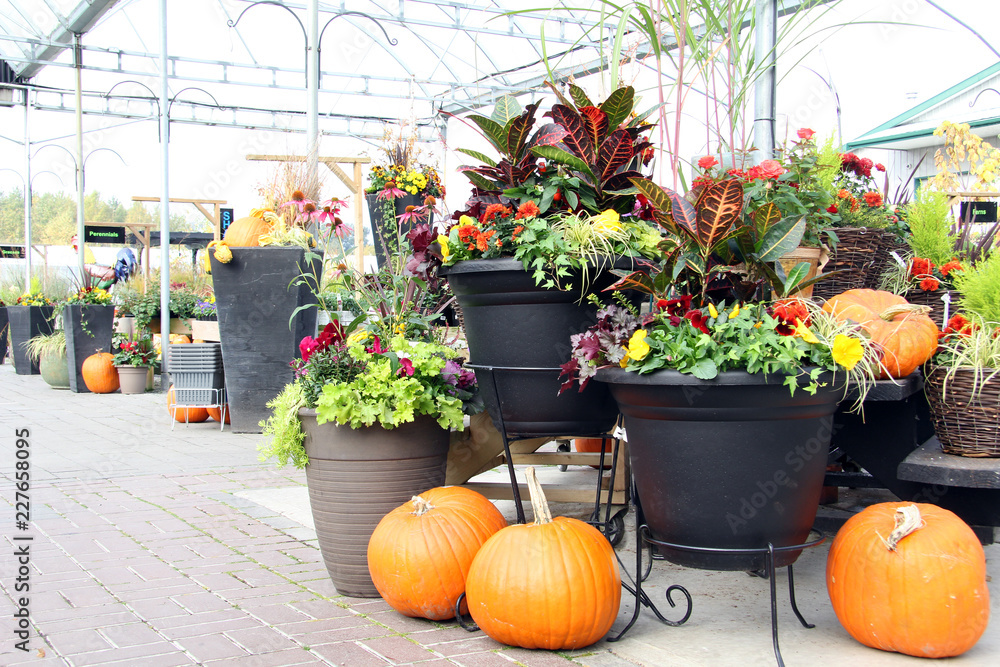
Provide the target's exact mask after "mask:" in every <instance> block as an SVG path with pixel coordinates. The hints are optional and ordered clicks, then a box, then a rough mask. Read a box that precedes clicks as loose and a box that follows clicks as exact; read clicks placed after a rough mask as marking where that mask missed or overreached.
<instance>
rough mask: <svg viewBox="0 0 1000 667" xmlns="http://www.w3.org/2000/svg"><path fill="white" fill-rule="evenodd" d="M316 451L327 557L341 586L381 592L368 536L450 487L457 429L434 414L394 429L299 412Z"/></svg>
mask: <svg viewBox="0 0 1000 667" xmlns="http://www.w3.org/2000/svg"><path fill="white" fill-rule="evenodd" d="M299 419H300V420H301V421H302V429H303V431H305V434H306V437H305V440H304V442H303V445H304V446H305V449H306V454H308V455H309V465H308V466H306V482H307V484H308V485H309V506H310V509H311V510H312V515H313V522H314V523H315V524H316V536H317V538H318V539H319V547H320V551H321V552H322V553H323V561H324V562H325V563H326V569H327V571H328V572H329V573H330V579H331V580H332V581H333V585H334V586H336V587H337V591H338V592H339V593H341V594H342V595H350V596H352V597H378V596H379V594H378V589H376V588H375V584H374V583H372V579H371V575H370V574H369V573H368V540H369V539H371V536H372V532H373V531H374V530H375V526H377V525H378V522H379V521H381V520H382V517H384V516H385V515H386V514H388V513H389V512H391V511H392V510H394V509H396V508H397V507H399V506H400V505H402V504H403V503H405V502H406V501H408V500H410V498H412V497H413V496H416V495H419V494H421V493H423V492H424V491H427V490H428V489H433V488H435V487H438V486H441V485H442V484H444V479H445V466H446V464H447V460H448V445H449V440H450V435H449V432H448V431H447V430H446V429H443V428H441V427H440V426H439V425H438V423H437V421H435V420H434V419H433V418H431V417H426V416H419V417H417V418H416V420H415V421H413V422H410V423H408V424H402V425H401V426H398V427H397V428H394V429H388V430H387V429H384V428H382V427H381V426H378V425H375V426H369V427H363V428H358V429H352V428H350V427H349V426H338V425H337V424H333V423H330V422H326V423H324V424H317V423H316V411H315V410H306V409H302V410H299Z"/></svg>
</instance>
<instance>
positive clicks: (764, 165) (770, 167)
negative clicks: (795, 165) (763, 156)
mask: <svg viewBox="0 0 1000 667" xmlns="http://www.w3.org/2000/svg"><path fill="white" fill-rule="evenodd" d="M757 166H758V167H759V168H760V175H761V176H763V177H764V178H777V177H779V176H781V175H782V174H783V173H785V168H784V167H782V166H781V163H780V162H778V161H777V160H764V161H763V162H761V163H760V164H759V165H757Z"/></svg>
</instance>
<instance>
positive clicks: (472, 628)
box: [455, 592, 479, 632]
mask: <svg viewBox="0 0 1000 667" xmlns="http://www.w3.org/2000/svg"><path fill="white" fill-rule="evenodd" d="M464 599H465V593H464V592H463V593H462V594H461V595H459V596H458V599H457V600H455V620H456V621H458V624H459V625H460V626H461V627H462V629H463V630H467V631H468V632H477V631H478V630H479V626H478V625H476V623H475V621H473V622H470V623H466V621H465V619H464V618H462V600H464ZM470 618H471V616H470Z"/></svg>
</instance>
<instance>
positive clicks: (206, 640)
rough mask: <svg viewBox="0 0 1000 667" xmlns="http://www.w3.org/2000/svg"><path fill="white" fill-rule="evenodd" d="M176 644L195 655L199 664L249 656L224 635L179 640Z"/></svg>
mask: <svg viewBox="0 0 1000 667" xmlns="http://www.w3.org/2000/svg"><path fill="white" fill-rule="evenodd" d="M176 643H177V644H179V645H180V646H183V647H184V650H186V651H187V652H188V653H190V654H191V655H193V656H194V657H195V659H197V660H198V661H199V662H207V661H209V660H218V659H221V658H235V657H237V656H245V655H247V652H246V651H245V650H243V649H242V648H240V647H239V646H237V645H236V644H234V643H233V642H232V640H230V639H229V638H228V637H226V636H224V635H218V634H211V635H200V636H198V637H185V638H182V639H178V640H177V642H176Z"/></svg>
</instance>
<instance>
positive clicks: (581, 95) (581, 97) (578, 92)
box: [569, 83, 594, 109]
mask: <svg viewBox="0 0 1000 667" xmlns="http://www.w3.org/2000/svg"><path fill="white" fill-rule="evenodd" d="M569 96H570V97H571V98H573V104H575V105H576V108H577V109H579V108H580V107H592V106H594V103H593V102H591V101H590V98H589V97H587V93H585V92H583V88H581V87H580V86H578V85H576V84H575V83H571V84H570V86H569Z"/></svg>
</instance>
